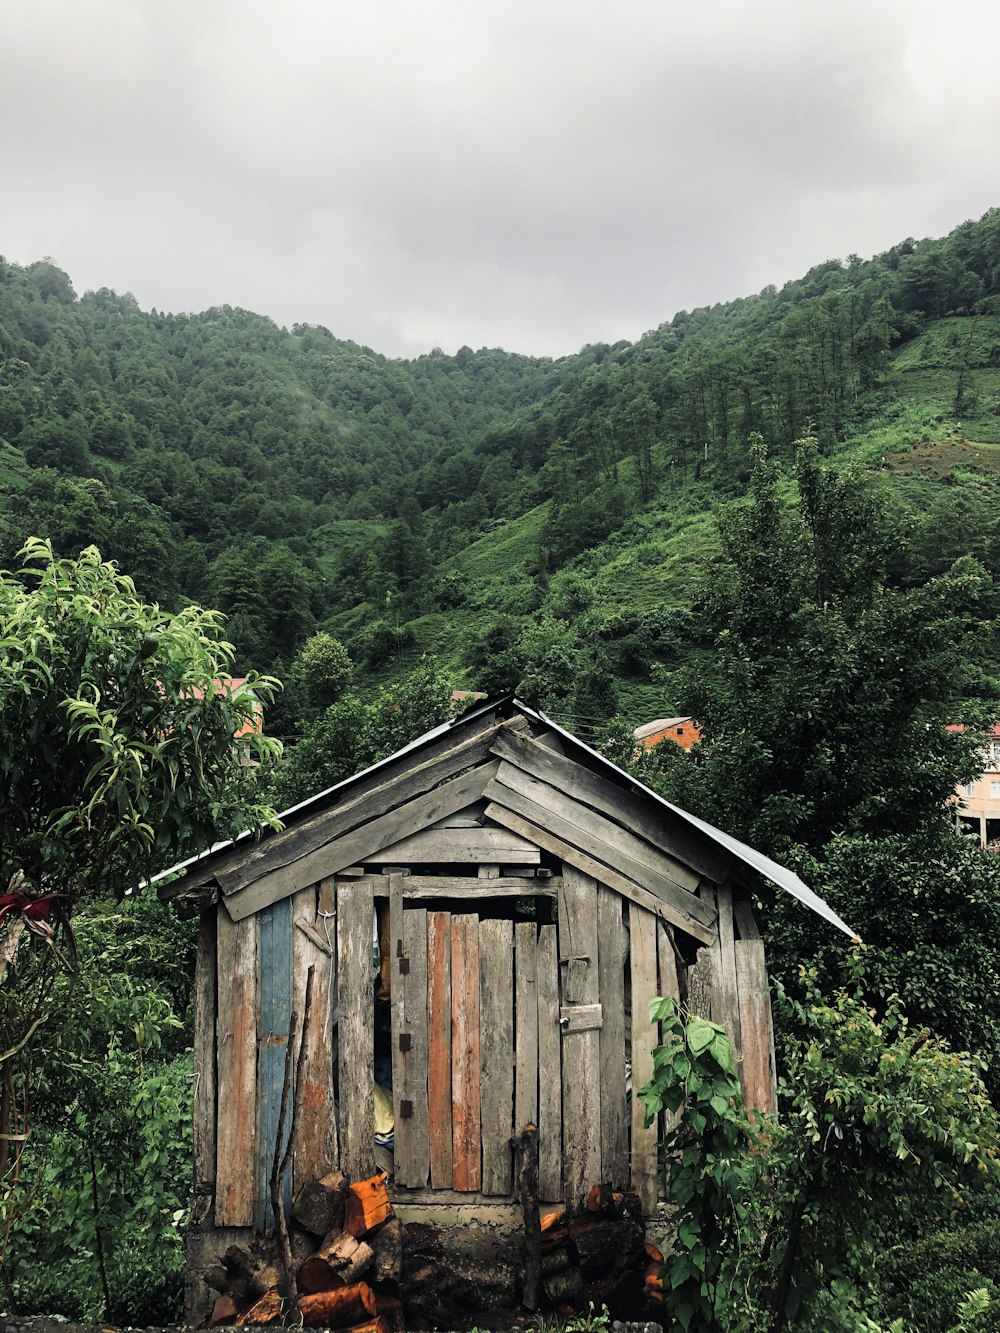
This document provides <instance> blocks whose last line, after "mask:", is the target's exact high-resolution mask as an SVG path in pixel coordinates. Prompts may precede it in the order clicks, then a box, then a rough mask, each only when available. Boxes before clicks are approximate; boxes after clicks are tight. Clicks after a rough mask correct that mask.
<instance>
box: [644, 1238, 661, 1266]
mask: <svg viewBox="0 0 1000 1333" xmlns="http://www.w3.org/2000/svg"><path fill="white" fill-rule="evenodd" d="M646 1257H647V1258H648V1259H651V1260H652V1262H653V1263H654V1264H662V1263H663V1251H662V1250H661V1249H658V1248H657V1247H656V1246H655V1245H653V1244H652V1242H651V1241H648V1240H647V1241H646Z"/></svg>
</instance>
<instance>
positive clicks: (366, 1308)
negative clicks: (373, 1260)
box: [299, 1282, 375, 1328]
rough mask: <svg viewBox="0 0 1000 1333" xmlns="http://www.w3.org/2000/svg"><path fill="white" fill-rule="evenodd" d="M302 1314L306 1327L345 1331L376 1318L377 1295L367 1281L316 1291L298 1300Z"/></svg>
mask: <svg viewBox="0 0 1000 1333" xmlns="http://www.w3.org/2000/svg"><path fill="white" fill-rule="evenodd" d="M299 1312H300V1314H301V1315H302V1323H303V1324H304V1326H305V1327H306V1328H346V1327H348V1326H349V1325H351V1324H357V1323H362V1322H364V1321H365V1320H366V1319H370V1318H373V1317H374V1315H375V1295H374V1293H373V1291H372V1289H371V1287H369V1285H368V1283H367V1282H358V1283H356V1284H355V1285H354V1286H351V1287H339V1288H337V1290H335V1291H317V1292H316V1293H314V1294H313V1295H311V1296H300V1297H299Z"/></svg>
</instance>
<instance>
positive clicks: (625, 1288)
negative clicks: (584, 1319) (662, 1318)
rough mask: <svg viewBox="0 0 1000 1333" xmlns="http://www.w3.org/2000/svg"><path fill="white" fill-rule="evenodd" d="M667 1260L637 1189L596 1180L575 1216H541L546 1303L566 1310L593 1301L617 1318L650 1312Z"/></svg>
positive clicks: (560, 1212)
mask: <svg viewBox="0 0 1000 1333" xmlns="http://www.w3.org/2000/svg"><path fill="white" fill-rule="evenodd" d="M662 1262H663V1255H662V1254H661V1253H660V1251H659V1250H658V1249H656V1247H655V1246H653V1245H650V1244H647V1241H646V1227H645V1222H644V1221H643V1216H642V1203H641V1201H640V1199H639V1196H638V1195H636V1194H632V1193H629V1192H624V1191H617V1190H612V1189H611V1188H610V1187H609V1186H607V1185H595V1186H594V1188H593V1189H592V1190H591V1191H590V1194H589V1195H588V1197H587V1200H586V1206H585V1209H584V1210H583V1211H582V1212H580V1213H578V1214H577V1215H576V1216H575V1217H573V1216H570V1215H569V1214H568V1213H567V1212H566V1210H565V1209H559V1210H557V1211H556V1212H551V1213H548V1214H546V1215H545V1216H543V1217H542V1218H541V1288H542V1290H541V1296H542V1303H543V1304H545V1305H547V1306H549V1307H550V1308H552V1309H554V1310H556V1311H557V1312H559V1313H561V1314H569V1313H571V1312H573V1311H580V1310H586V1309H587V1307H588V1306H589V1305H591V1304H593V1306H594V1308H595V1309H596V1310H600V1308H601V1306H603V1305H606V1306H607V1307H608V1310H609V1312H610V1313H611V1315H612V1317H613V1318H615V1319H640V1318H645V1317H647V1316H648V1315H649V1314H650V1313H651V1312H655V1311H651V1307H655V1306H657V1305H658V1304H659V1301H660V1298H661V1291H662V1288H661V1287H660V1265H661V1264H662Z"/></svg>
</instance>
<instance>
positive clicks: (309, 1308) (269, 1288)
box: [204, 1171, 663, 1333]
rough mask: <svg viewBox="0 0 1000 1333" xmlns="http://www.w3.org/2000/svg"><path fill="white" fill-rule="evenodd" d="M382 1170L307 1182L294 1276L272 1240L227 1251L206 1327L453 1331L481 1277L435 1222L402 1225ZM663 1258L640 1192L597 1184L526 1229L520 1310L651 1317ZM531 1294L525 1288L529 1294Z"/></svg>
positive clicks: (297, 1206)
mask: <svg viewBox="0 0 1000 1333" xmlns="http://www.w3.org/2000/svg"><path fill="white" fill-rule="evenodd" d="M386 1180H387V1177H386V1176H385V1175H384V1174H380V1175H376V1176H372V1177H371V1178H370V1179H368V1180H359V1181H355V1182H353V1183H351V1182H350V1181H348V1180H347V1178H346V1177H345V1176H344V1175H343V1174H342V1173H341V1172H339V1171H333V1172H330V1173H329V1174H327V1175H325V1176H323V1177H322V1178H321V1179H320V1180H317V1181H315V1182H314V1183H312V1184H310V1185H307V1186H305V1187H304V1188H303V1189H302V1190H301V1191H300V1192H299V1194H298V1196H297V1197H296V1199H295V1201H294V1203H293V1204H292V1207H291V1210H290V1213H289V1227H288V1236H289V1243H290V1252H291V1255H292V1272H291V1273H289V1272H287V1271H286V1268H285V1265H284V1264H283V1263H282V1260H281V1257H280V1255H281V1247H280V1246H279V1245H278V1244H277V1242H276V1240H268V1239H264V1238H260V1237H257V1238H255V1239H254V1240H252V1241H251V1242H249V1243H248V1246H247V1248H243V1247H241V1246H237V1245H232V1246H230V1247H229V1249H227V1250H226V1252H225V1254H223V1255H221V1256H220V1257H219V1263H218V1265H217V1266H215V1267H213V1268H210V1269H209V1270H208V1272H206V1273H205V1274H204V1280H205V1282H206V1283H207V1284H208V1286H209V1287H211V1288H212V1289H213V1290H214V1291H216V1292H218V1293H219V1294H218V1297H217V1299H216V1301H215V1304H214V1307H213V1310H212V1314H211V1317H210V1319H209V1320H208V1322H207V1325H206V1326H207V1327H208V1328H218V1327H221V1326H225V1325H237V1326H259V1325H285V1326H288V1325H294V1326H301V1327H305V1328H331V1329H342V1330H345V1333H405V1328H406V1321H407V1320H409V1321H410V1326H411V1328H412V1327H422V1328H428V1327H432V1326H441V1325H442V1320H443V1321H444V1324H445V1326H447V1325H448V1323H449V1317H450V1321H451V1323H452V1326H454V1318H455V1316H459V1317H461V1316H464V1315H467V1314H468V1312H469V1311H470V1310H473V1309H475V1307H476V1304H477V1300H476V1298H477V1280H476V1279H477V1274H476V1272H475V1271H474V1267H473V1269H470V1270H468V1271H463V1266H462V1265H461V1264H460V1263H456V1261H455V1259H454V1257H453V1256H449V1255H448V1254H447V1253H446V1247H445V1246H444V1245H443V1244H442V1232H441V1229H440V1228H439V1227H436V1226H431V1225H427V1224H425V1223H410V1224H409V1225H407V1226H404V1225H403V1224H402V1223H401V1222H400V1220H399V1218H398V1217H396V1215H395V1212H394V1210H393V1206H392V1203H391V1202H390V1199H389V1194H388V1189H387V1186H386ZM662 1261H663V1256H662V1254H661V1253H660V1251H659V1250H657V1249H656V1248H655V1247H654V1246H652V1245H649V1244H647V1242H646V1230H645V1224H644V1221H643V1215H642V1203H641V1200H640V1199H639V1196H638V1195H637V1194H634V1193H631V1192H621V1191H615V1190H612V1189H611V1188H610V1187H608V1186H595V1187H594V1188H593V1189H592V1190H591V1191H590V1195H589V1197H588V1198H587V1201H586V1208H585V1209H584V1211H582V1212H580V1213H579V1214H577V1215H575V1216H574V1215H571V1214H569V1213H568V1212H567V1211H566V1209H564V1208H562V1209H558V1210H556V1211H553V1212H550V1213H548V1214H547V1215H545V1216H543V1217H541V1218H539V1219H538V1220H537V1223H536V1224H535V1225H534V1226H526V1228H525V1286H524V1297H525V1302H524V1303H525V1305H527V1306H528V1308H529V1309H536V1310H537V1309H547V1310H552V1311H555V1312H556V1313H558V1314H562V1315H566V1314H571V1313H573V1312H576V1311H586V1310H587V1308H588V1306H589V1305H590V1304H591V1303H593V1305H594V1307H595V1309H597V1310H600V1308H601V1307H602V1306H603V1305H607V1307H608V1309H609V1311H610V1313H611V1314H612V1316H613V1317H614V1318H616V1319H638V1318H649V1317H651V1316H652V1317H655V1315H656V1313H657V1312H658V1310H659V1309H660V1308H661V1304H660V1303H661V1301H662V1287H661V1280H660V1265H661V1263H662ZM529 1287H530V1291H529Z"/></svg>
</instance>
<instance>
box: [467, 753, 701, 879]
mask: <svg viewBox="0 0 1000 1333" xmlns="http://www.w3.org/2000/svg"><path fill="white" fill-rule="evenodd" d="M496 782H497V783H500V784H501V785H502V786H504V787H508V788H510V790H511V791H513V792H516V793H517V795H518V796H519V797H523V798H524V799H525V800H526V801H529V802H531V803H532V805H534V807H535V808H536V809H540V810H546V811H550V812H551V813H552V814H554V815H556V816H558V817H559V818H560V819H562V820H564V821H565V822H566V824H567V825H569V826H570V827H572V828H575V829H577V830H578V836H577V838H576V839H575V840H574V841H576V842H577V843H578V845H579V846H580V847H582V849H583V850H584V851H589V852H590V853H591V855H598V856H599V855H601V853H602V852H603V850H604V849H606V848H610V849H611V852H612V854H613V855H614V856H615V858H616V864H617V865H618V866H620V868H621V869H622V871H623V872H624V873H625V874H626V875H628V876H629V877H630V878H631V879H634V880H636V882H637V883H639V884H643V885H645V887H646V888H649V889H653V888H654V885H659V884H661V883H662V884H665V885H669V886H671V887H672V888H674V889H676V890H677V891H678V892H680V893H688V894H691V895H693V894H694V891H695V889H697V887H698V884H699V883H700V881H701V876H700V875H698V874H696V873H695V872H694V871H693V870H691V869H689V867H688V866H682V865H681V864H680V863H679V862H678V861H675V860H674V859H673V858H672V857H669V856H666V855H664V853H663V852H661V851H660V849H659V848H658V847H654V846H653V844H652V843H649V842H647V841H646V840H645V839H644V838H637V837H636V836H635V834H634V833H630V832H629V830H628V829H625V828H622V826H621V825H620V824H616V823H615V822H614V820H612V819H606V818H605V816H604V815H602V814H598V812H597V811H596V810H590V809H588V808H587V807H586V806H584V805H582V804H581V803H580V802H579V801H577V800H575V799H574V798H573V797H571V796H567V795H566V793H565V792H562V791H560V790H559V788H558V787H553V786H552V785H551V784H550V783H548V782H541V781H540V780H539V779H538V778H535V777H532V775H531V774H530V773H525V772H524V770H523V769H520V768H518V767H517V766H516V765H515V764H509V763H507V762H506V761H502V762H501V764H500V768H499V770H498V772H497V776H496ZM488 794H490V793H488ZM522 813H524V814H526V815H528V817H529V818H530V814H529V812H528V811H527V810H525V811H523V812H522ZM654 891H655V889H654Z"/></svg>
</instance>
